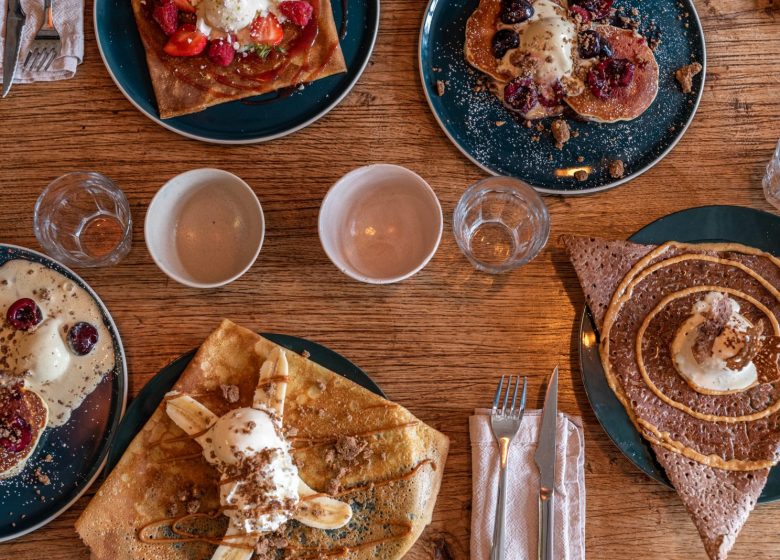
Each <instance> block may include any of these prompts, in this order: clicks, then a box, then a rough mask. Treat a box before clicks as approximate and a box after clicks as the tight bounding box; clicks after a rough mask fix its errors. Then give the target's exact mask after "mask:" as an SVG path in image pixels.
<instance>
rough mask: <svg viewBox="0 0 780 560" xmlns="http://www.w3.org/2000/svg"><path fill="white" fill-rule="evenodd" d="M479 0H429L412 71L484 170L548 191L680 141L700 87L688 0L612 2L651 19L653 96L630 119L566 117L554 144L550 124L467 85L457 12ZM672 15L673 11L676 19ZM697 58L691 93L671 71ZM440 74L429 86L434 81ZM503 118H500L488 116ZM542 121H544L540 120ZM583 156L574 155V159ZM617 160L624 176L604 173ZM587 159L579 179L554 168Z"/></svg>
mask: <svg viewBox="0 0 780 560" xmlns="http://www.w3.org/2000/svg"><path fill="white" fill-rule="evenodd" d="M478 3H479V0H430V3H429V4H428V8H427V10H426V11H425V17H424V18H423V24H422V29H421V32H420V53H419V59H420V60H419V64H420V76H421V80H422V83H423V88H424V90H425V95H426V97H427V98H428V103H429V104H430V106H431V109H432V110H433V114H434V116H435V117H436V119H437V120H438V121H439V124H440V125H441V127H442V129H443V130H444V133H445V134H446V135H447V136H448V137H449V139H450V140H451V141H452V142H453V143H454V144H455V146H457V148H458V149H459V150H460V151H461V152H463V154H464V155H465V156H466V157H467V158H469V159H470V160H471V161H472V162H474V163H475V164H476V165H478V166H479V167H481V168H482V169H483V170H485V171H487V172H488V173H492V174H493V175H509V176H512V177H517V178H518V179H522V180H523V181H525V182H526V183H529V184H530V185H533V186H534V187H535V188H536V189H537V190H539V191H541V192H545V193H550V194H563V195H573V194H586V193H592V192H597V191H602V190H605V189H609V188H612V187H616V186H618V185H620V184H622V183H625V182H626V181H630V180H631V179H633V178H634V177H637V176H638V175H640V174H642V173H644V172H645V171H647V170H648V169H650V168H651V167H652V166H653V165H655V164H656V163H658V161H660V160H661V159H662V158H663V157H664V156H665V155H666V154H668V153H669V151H671V149H672V148H673V147H674V145H675V144H677V142H678V141H679V140H680V138H681V137H682V135H683V134H684V133H685V130H686V129H687V128H688V125H689V124H690V123H691V120H692V119H693V115H694V113H695V112H696V108H697V107H698V105H699V100H700V99H701V94H702V92H703V91H704V76H705V74H706V70H707V69H706V66H707V63H706V49H705V46H704V33H703V31H702V28H701V23H700V22H699V16H698V15H697V14H696V8H695V7H694V5H693V2H691V0H617V1H616V2H615V6H616V7H624V8H627V9H628V10H630V9H631V8H634V7H636V8H638V9H639V11H640V14H641V16H642V20H643V22H649V21H650V20H654V21H655V22H656V23H657V25H658V28H659V29H660V38H661V41H662V42H661V44H660V46H659V47H658V48H657V50H656V52H655V56H656V60H657V61H658V66H659V68H660V83H659V91H658V97H657V98H656V100H655V101H654V102H653V104H652V105H651V106H650V108H649V109H648V110H647V111H645V113H644V114H643V115H642V116H640V117H639V118H637V119H635V120H633V121H631V122H621V123H614V124H599V123H588V122H575V121H574V120H573V119H567V120H568V121H569V125H570V126H571V128H572V130H573V131H577V132H578V133H579V137H578V138H572V139H571V140H570V141H569V142H568V143H567V144H565V145H564V147H563V150H558V149H557V148H556V147H555V145H554V142H553V140H552V139H551V137H550V133H549V132H546V133H544V134H542V135H541V139H540V140H539V141H537V142H534V141H533V140H532V137H534V136H537V135H539V133H538V132H536V131H535V130H534V129H528V128H526V127H525V126H524V125H523V124H520V123H518V122H516V121H515V120H513V119H512V117H511V115H510V114H509V113H508V112H507V111H506V110H505V109H504V108H503V106H502V105H501V103H500V102H499V100H498V99H497V98H496V97H495V96H494V95H492V94H491V93H489V92H487V91H482V92H474V91H473V87H474V86H475V84H476V80H477V78H478V75H479V73H478V72H477V71H475V70H473V69H471V67H470V66H469V65H468V64H467V63H466V60H465V58H464V56H463V43H464V33H465V27H466V20H467V19H468V17H469V16H470V15H471V13H472V12H473V11H474V9H475V8H476V6H477V5H478ZM678 18H679V19H678ZM692 60H696V61H698V62H700V63H701V64H702V66H704V71H703V72H702V73H701V74H699V75H698V76H697V77H696V78H695V79H694V92H695V93H693V94H688V95H685V94H683V93H682V91H681V90H680V86H679V85H678V84H677V81H676V80H675V78H674V75H673V74H674V71H675V70H677V69H678V68H680V67H681V66H684V65H685V64H688V63H690V62H691V61H692ZM437 80H442V81H444V82H445V83H446V88H445V93H444V95H442V96H439V95H437V92H436V81H437ZM500 121H504V122H506V124H505V125H504V126H501V127H499V126H496V124H495V123H496V122H500ZM542 122H544V123H545V125H546V126H545V128H547V129H548V130H549V128H550V126H549V123H550V120H549V119H545V120H544V121H542ZM578 157H582V158H583V161H582V162H578V161H577V158H578ZM616 159H620V160H622V161H623V162H624V164H625V170H626V175H625V177H623V178H622V179H618V180H615V179H612V178H611V177H610V176H609V172H608V166H609V163H610V162H612V161H613V160H616ZM583 166H588V167H591V168H592V171H591V173H590V175H589V177H588V179H587V180H586V181H583V182H579V181H577V180H576V179H575V178H574V177H573V176H568V177H560V178H559V177H558V176H557V175H556V172H558V173H559V174H560V173H562V172H563V170H566V169H568V170H569V173H570V174H573V170H572V168H579V167H583Z"/></svg>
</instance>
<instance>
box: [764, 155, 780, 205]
mask: <svg viewBox="0 0 780 560" xmlns="http://www.w3.org/2000/svg"><path fill="white" fill-rule="evenodd" d="M764 196H765V197H766V200H767V202H769V204H771V205H772V206H774V207H775V208H777V209H778V210H780V141H778V142H777V147H776V148H775V153H774V154H773V155H772V159H770V160H769V165H767V166H766V175H764Z"/></svg>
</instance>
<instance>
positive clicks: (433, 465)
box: [333, 459, 437, 498]
mask: <svg viewBox="0 0 780 560" xmlns="http://www.w3.org/2000/svg"><path fill="white" fill-rule="evenodd" d="M428 464H430V465H431V469H433V470H434V471H435V470H436V468H437V467H436V463H435V462H434V460H433V459H423V460H422V461H420V462H419V463H417V464H416V465H415V466H414V468H412V470H410V471H409V472H408V473H406V474H402V475H400V476H394V477H391V478H386V479H384V480H377V481H375V482H367V483H365V484H359V485H357V486H350V487H349V488H345V489H344V490H342V491H341V492H338V493H337V494H334V495H333V497H335V498H340V497H342V496H346V495H347V494H352V493H354V492H360V491H362V490H371V489H372V488H377V487H380V486H388V485H390V484H395V483H396V482H401V481H404V480H409V479H411V478H413V477H414V475H416V474H417V473H418V472H419V470H420V469H422V468H423V467H424V466H425V465H428Z"/></svg>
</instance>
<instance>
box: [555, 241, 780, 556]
mask: <svg viewBox="0 0 780 560" xmlns="http://www.w3.org/2000/svg"><path fill="white" fill-rule="evenodd" d="M562 241H563V243H564V245H565V247H566V250H567V252H568V254H569V258H570V259H571V261H572V263H573V264H574V267H575V269H576V272H577V276H578V278H579V280H580V284H581V285H582V287H583V290H584V292H585V297H586V301H587V304H588V306H589V307H590V310H591V313H592V316H593V318H594V321H595V323H596V326H597V328H598V330H599V334H600V337H601V342H600V344H601V345H600V354H601V360H602V364H603V366H604V371H605V373H606V376H607V379H608V381H609V384H610V387H611V388H612V390H613V391H614V392H615V394H616V395H617V396H618V398H619V399H620V401H621V403H622V404H623V405H624V406H625V408H626V410H627V412H628V414H629V416H630V418H631V420H632V421H633V422H634V424H635V425H636V427H637V429H638V430H639V432H640V433H641V434H642V435H643V436H644V437H645V438H646V439H647V440H648V441H649V442H650V443H651V445H652V448H653V450H654V452H655V454H656V456H657V458H658V461H659V463H660V464H661V465H662V466H663V468H664V469H665V470H666V473H667V475H668V476H669V479H670V480H671V482H672V484H673V485H674V487H675V489H676V490H677V492H678V493H679V495H680V497H681V498H682V500H683V502H684V503H685V505H686V507H687V509H688V511H689V513H690V514H691V517H692V518H693V521H694V523H695V524H696V527H697V528H698V530H699V533H700V535H701V537H702V540H703V541H704V545H705V548H706V550H707V553H708V554H709V556H710V558H712V559H713V560H722V559H724V558H726V556H727V554H728V552H729V550H730V549H731V547H732V546H733V544H734V541H735V539H736V536H737V534H738V533H739V531H740V529H741V527H742V525H743V524H744V523H745V521H746V520H747V517H748V514H749V513H750V511H751V510H752V509H753V507H754V506H755V504H756V502H757V500H758V497H759V495H760V494H761V491H762V489H763V487H764V485H765V484H766V480H767V476H768V474H769V469H770V468H771V467H772V466H773V465H774V464H776V463H777V462H778V459H780V414H778V410H780V384H778V383H777V381H778V378H779V377H780V375H779V374H778V363H777V358H778V353H777V342H778V340H779V339H778V338H777V337H778V336H780V325H779V323H778V320H779V319H780V291H779V290H778V288H779V287H780V261H779V260H778V259H776V258H775V257H773V256H771V255H768V254H766V253H763V252H761V251H758V250H756V249H753V248H750V247H745V246H742V245H736V244H705V245H686V244H681V243H676V242H669V243H665V244H663V245H660V246H658V247H655V246H650V245H637V244H633V243H629V242H625V241H609V240H604V239H595V238H586V237H575V236H564V237H563V238H562ZM712 292H716V293H720V294H724V295H726V296H728V297H729V298H731V299H732V300H733V301H735V302H737V304H738V305H739V309H740V313H741V314H742V315H743V316H744V317H745V318H746V319H747V320H748V321H749V322H750V323H751V324H754V325H756V324H759V323H760V324H763V325H766V330H765V331H764V334H763V336H762V337H761V344H762V346H761V350H760V352H759V353H758V354H757V355H756V356H754V357H753V361H754V362H755V363H756V365H757V366H760V367H759V368H758V370H759V375H758V378H757V380H756V382H755V383H753V384H751V385H750V386H748V387H746V388H744V389H742V390H736V391H733V390H730V391H702V390H698V389H697V388H695V387H694V386H692V384H691V383H689V381H688V380H686V378H684V377H683V375H682V374H681V373H678V369H677V367H676V365H675V362H674V356H673V355H672V350H671V346H672V344H671V343H672V340H673V339H674V337H675V334H676V333H677V332H678V330H679V329H680V327H681V326H682V325H683V324H684V323H685V321H686V320H687V319H688V318H689V317H690V316H691V312H692V311H691V310H692V309H693V307H694V305H695V304H696V303H697V302H699V301H701V300H702V299H703V298H704V297H705V296H706V294H708V293H712Z"/></svg>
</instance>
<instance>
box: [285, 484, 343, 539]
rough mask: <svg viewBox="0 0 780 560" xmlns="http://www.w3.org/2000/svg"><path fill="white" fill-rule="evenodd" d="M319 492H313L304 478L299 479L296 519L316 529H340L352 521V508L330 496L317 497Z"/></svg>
mask: <svg viewBox="0 0 780 560" xmlns="http://www.w3.org/2000/svg"><path fill="white" fill-rule="evenodd" d="M316 494H319V492H317V491H315V490H313V489H312V488H310V487H309V485H308V484H306V483H305V482H304V481H303V479H302V478H298V496H299V497H300V499H301V501H300V502H298V509H297V510H296V511H295V519H297V520H298V521H300V522H301V523H303V524H304V525H307V526H309V527H313V528H314V529H339V528H340V527H343V526H344V525H346V524H347V523H349V521H350V519H352V508H351V507H350V505H349V504H348V503H346V502H341V501H339V500H336V499H334V498H331V497H330V496H316V497H315V498H309V499H307V497H308V496H315V495H316Z"/></svg>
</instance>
